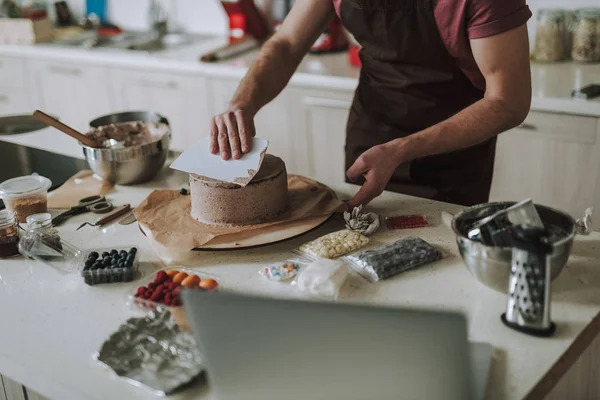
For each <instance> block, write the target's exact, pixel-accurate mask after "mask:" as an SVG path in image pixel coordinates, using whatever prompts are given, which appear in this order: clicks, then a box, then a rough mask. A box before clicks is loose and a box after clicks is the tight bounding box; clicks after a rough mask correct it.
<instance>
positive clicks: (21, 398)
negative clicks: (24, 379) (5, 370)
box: [0, 376, 26, 400]
mask: <svg viewBox="0 0 600 400" xmlns="http://www.w3.org/2000/svg"><path fill="white" fill-rule="evenodd" d="M2 383H3V384H4V393H5V395H6V400H25V399H26V398H25V391H24V390H23V386H21V384H20V383H19V382H15V381H13V380H12V379H10V378H7V377H6V376H2ZM0 398H1V397H0Z"/></svg>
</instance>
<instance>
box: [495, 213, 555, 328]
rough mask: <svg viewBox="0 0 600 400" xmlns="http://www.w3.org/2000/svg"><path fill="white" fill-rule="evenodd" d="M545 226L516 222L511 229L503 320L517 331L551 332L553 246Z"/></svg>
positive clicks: (552, 325)
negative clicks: (509, 261) (508, 271)
mask: <svg viewBox="0 0 600 400" xmlns="http://www.w3.org/2000/svg"><path fill="white" fill-rule="evenodd" d="M547 239H548V232H547V230H546V229H544V228H539V227H529V226H526V225H519V226H516V227H514V228H513V229H512V245H513V250H512V263H511V274H510V280H509V285H508V301H507V305H506V312H505V313H504V314H502V322H504V324H505V325H506V326H508V327H510V328H512V329H515V330H517V331H519V332H523V333H527V334H530V335H535V336H551V335H552V334H553V333H554V331H555V329H556V326H555V325H554V323H552V321H551V320H550V282H551V279H550V255H551V254H552V250H553V246H552V244H550V243H549V242H548V240H547Z"/></svg>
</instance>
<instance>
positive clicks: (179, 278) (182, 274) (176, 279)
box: [173, 272, 188, 283]
mask: <svg viewBox="0 0 600 400" xmlns="http://www.w3.org/2000/svg"><path fill="white" fill-rule="evenodd" d="M187 276H188V274H186V273H185V272H179V273H178V274H177V275H175V276H174V277H173V282H175V283H181V282H183V280H184V279H185V278H187Z"/></svg>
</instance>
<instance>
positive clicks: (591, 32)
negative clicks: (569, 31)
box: [571, 8, 600, 62]
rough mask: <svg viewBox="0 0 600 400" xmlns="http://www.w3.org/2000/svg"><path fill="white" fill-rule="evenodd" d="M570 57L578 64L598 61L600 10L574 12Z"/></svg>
mask: <svg viewBox="0 0 600 400" xmlns="http://www.w3.org/2000/svg"><path fill="white" fill-rule="evenodd" d="M571 57H572V58H573V60H575V61H580V62H598V61H600V9H598V8H585V9H580V10H576V11H575V14H574V16H573V49H572V50H571Z"/></svg>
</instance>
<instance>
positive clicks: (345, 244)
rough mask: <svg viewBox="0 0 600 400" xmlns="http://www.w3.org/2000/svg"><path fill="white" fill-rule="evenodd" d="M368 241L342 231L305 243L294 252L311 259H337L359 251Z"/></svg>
mask: <svg viewBox="0 0 600 400" xmlns="http://www.w3.org/2000/svg"><path fill="white" fill-rule="evenodd" d="M369 241H370V239H369V238H368V237H366V236H365V235H362V234H360V233H357V232H352V231H349V230H348V229H343V230H341V231H337V232H333V233H329V234H327V235H325V236H321V237H320V238H318V239H315V240H313V241H311V242H308V243H305V244H303V245H302V246H300V247H299V248H298V249H297V250H296V251H295V252H296V253H297V254H299V255H302V256H308V257H309V258H313V259H314V258H319V257H320V258H337V257H341V256H343V255H344V254H348V253H352V252H353V251H356V250H358V249H360V248H361V247H363V246H365V245H366V244H367V243H369Z"/></svg>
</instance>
